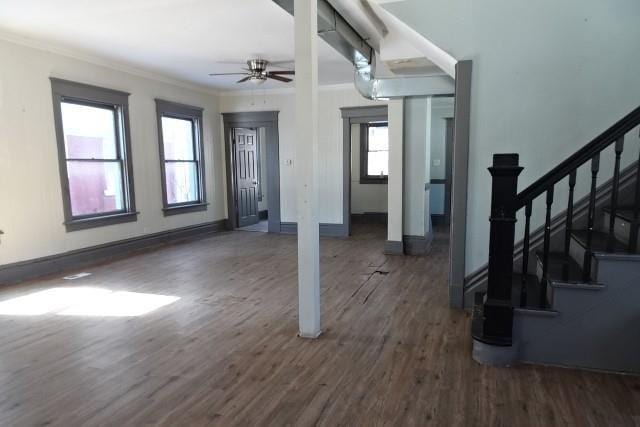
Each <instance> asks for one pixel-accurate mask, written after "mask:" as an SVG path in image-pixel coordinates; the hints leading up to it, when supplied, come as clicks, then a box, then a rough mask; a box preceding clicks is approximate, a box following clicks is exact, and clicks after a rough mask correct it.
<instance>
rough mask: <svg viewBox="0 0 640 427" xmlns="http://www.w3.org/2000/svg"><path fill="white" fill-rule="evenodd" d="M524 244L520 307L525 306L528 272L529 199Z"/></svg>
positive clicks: (526, 208) (525, 214) (525, 211)
mask: <svg viewBox="0 0 640 427" xmlns="http://www.w3.org/2000/svg"><path fill="white" fill-rule="evenodd" d="M524 217H525V221H524V245H523V246H522V284H521V287H520V307H526V306H527V273H528V272H529V229H530V228H531V201H529V202H528V203H527V205H526V207H525V209H524Z"/></svg>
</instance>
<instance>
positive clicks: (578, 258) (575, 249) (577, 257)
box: [569, 237, 598, 277]
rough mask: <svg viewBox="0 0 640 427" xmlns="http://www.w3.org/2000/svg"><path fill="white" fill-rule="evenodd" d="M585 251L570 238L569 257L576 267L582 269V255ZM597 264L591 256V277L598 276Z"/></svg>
mask: <svg viewBox="0 0 640 427" xmlns="http://www.w3.org/2000/svg"><path fill="white" fill-rule="evenodd" d="M585 252H586V249H585V248H584V246H582V245H581V244H580V243H579V242H578V241H577V240H576V239H575V238H574V237H572V238H571V245H570V246H569V256H571V258H573V260H574V261H575V262H577V263H578V265H580V266H582V267H584V254H585ZM597 269H598V262H597V260H596V259H595V258H594V257H593V256H592V257H591V277H597V274H598V271H597Z"/></svg>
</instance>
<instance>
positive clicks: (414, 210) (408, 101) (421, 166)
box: [403, 97, 430, 236]
mask: <svg viewBox="0 0 640 427" xmlns="http://www.w3.org/2000/svg"><path fill="white" fill-rule="evenodd" d="M429 104H430V99H429V98H427V97H411V98H405V100H404V224H403V233H404V234H405V235H408V236H424V235H425V234H427V233H428V232H429V231H430V224H429V222H428V221H426V220H425V212H429V195H428V193H429V192H428V190H427V191H425V183H427V182H429V175H430V174H429V172H428V170H429V169H428V165H429V158H430V150H428V148H427V143H428V139H427V135H428V131H427V129H428V127H429V125H428V123H427V118H428V111H429V110H430V107H429Z"/></svg>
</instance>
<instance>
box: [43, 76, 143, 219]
mask: <svg viewBox="0 0 640 427" xmlns="http://www.w3.org/2000/svg"><path fill="white" fill-rule="evenodd" d="M51 88H52V92H53V103H54V120H55V126H56V136H57V141H58V158H59V167H60V179H61V183H62V194H63V206H64V214H65V226H66V228H67V231H75V230H81V229H86V228H92V227H98V226H103V225H111V224H117V223H121V222H128V221H135V220H136V217H137V212H136V211H135V201H134V196H133V175H132V167H131V156H130V154H129V153H130V148H129V147H130V145H129V123H128V97H129V94H128V93H124V92H118V91H115V90H111V89H104V88H99V87H95V86H89V85H84V84H81V83H74V82H69V81H66V80H60V79H54V78H52V79H51Z"/></svg>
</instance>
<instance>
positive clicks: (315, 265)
mask: <svg viewBox="0 0 640 427" xmlns="http://www.w3.org/2000/svg"><path fill="white" fill-rule="evenodd" d="M317 9H318V5H317V2H315V1H309V0H295V2H294V12H295V13H294V20H295V60H296V78H295V82H296V83H295V84H296V111H295V121H296V145H295V147H296V156H295V164H294V167H295V175H296V181H297V182H296V184H297V220H298V316H299V324H300V336H301V337H303V338H317V337H318V336H319V335H320V333H321V330H320V236H319V222H318V179H317V174H318V167H317V164H318V49H317V37H318V11H317Z"/></svg>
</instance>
